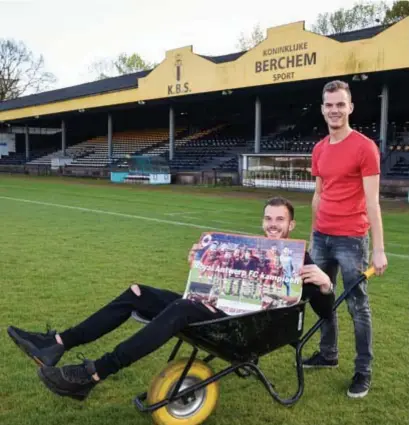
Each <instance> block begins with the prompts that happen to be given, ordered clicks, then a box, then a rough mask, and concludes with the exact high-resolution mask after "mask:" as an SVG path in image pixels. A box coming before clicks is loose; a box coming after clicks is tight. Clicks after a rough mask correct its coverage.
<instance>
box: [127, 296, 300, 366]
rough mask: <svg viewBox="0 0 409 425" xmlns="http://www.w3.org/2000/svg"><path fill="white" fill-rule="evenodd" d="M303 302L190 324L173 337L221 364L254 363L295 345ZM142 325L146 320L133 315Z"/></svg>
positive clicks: (298, 333) (297, 338)
mask: <svg viewBox="0 0 409 425" xmlns="http://www.w3.org/2000/svg"><path fill="white" fill-rule="evenodd" d="M304 310H305V302H301V303H299V304H296V305H293V306H290V307H284V308H279V309H266V310H260V311H257V312H251V313H245V314H240V315H236V316H227V317H223V318H219V319H214V320H207V321H204V322H198V323H193V324H190V325H189V326H187V327H186V328H184V329H183V331H181V332H180V333H179V334H178V335H177V336H178V337H179V338H181V339H183V340H184V341H186V342H188V343H190V344H191V345H193V346H195V347H197V348H200V349H202V350H204V351H206V352H208V353H209V354H212V355H213V356H215V357H219V358H221V359H223V360H225V361H228V362H231V363H235V362H245V361H254V360H256V359H257V358H258V357H261V356H263V355H265V354H268V353H270V352H271V351H273V350H276V349H277V348H280V347H283V346H285V345H287V344H294V343H297V341H298V340H299V338H300V337H301V336H302V333H303V325H304ZM133 317H134V318H135V319H136V320H137V321H139V322H142V323H148V321H147V320H145V319H143V318H141V317H140V316H138V314H137V313H136V312H134V314H133Z"/></svg>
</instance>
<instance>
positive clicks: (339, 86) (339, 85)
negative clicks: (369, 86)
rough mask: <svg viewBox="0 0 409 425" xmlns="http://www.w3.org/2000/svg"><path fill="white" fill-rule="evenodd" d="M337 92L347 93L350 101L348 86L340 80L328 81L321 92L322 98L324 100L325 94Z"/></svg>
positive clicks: (350, 95)
mask: <svg viewBox="0 0 409 425" xmlns="http://www.w3.org/2000/svg"><path fill="white" fill-rule="evenodd" d="M338 90H345V91H346V92H347V93H348V96H349V98H350V99H352V94H351V89H350V88H349V84H348V83H346V82H345V81H341V80H334V81H330V82H329V83H327V84H325V86H324V88H323V90H322V98H323V99H324V94H325V93H327V92H328V93H335V92H336V91H338Z"/></svg>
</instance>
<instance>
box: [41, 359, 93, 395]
mask: <svg viewBox="0 0 409 425" xmlns="http://www.w3.org/2000/svg"><path fill="white" fill-rule="evenodd" d="M95 372H96V371H95V366H94V362H93V361H91V360H84V362H83V363H82V364H80V365H70V366H63V367H61V368H59V367H48V366H44V367H41V368H40V369H38V376H39V377H40V379H41V380H42V381H43V382H44V384H45V385H46V386H47V388H49V389H50V390H51V391H52V392H53V393H55V394H58V395H60V396H67V397H71V398H73V399H75V400H81V401H82V400H85V399H86V398H87V397H88V394H89V393H90V391H91V390H92V389H93V388H94V387H95V385H96V384H97V381H94V379H93V378H92V375H93V374H94V373H95Z"/></svg>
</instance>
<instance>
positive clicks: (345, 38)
mask: <svg viewBox="0 0 409 425" xmlns="http://www.w3.org/2000/svg"><path fill="white" fill-rule="evenodd" d="M386 28H388V26H385V25H379V26H376V27H372V28H365V29H362V30H357V31H350V32H345V33H340V34H334V35H330V36H328V38H331V39H333V40H336V41H339V42H341V43H343V42H350V41H357V40H364V39H368V38H372V37H374V36H376V35H377V34H379V33H380V32H382V31H383V30H385V29H386ZM244 53H246V52H245V51H242V52H237V53H230V54H227V55H222V56H204V55H200V56H201V57H202V58H204V59H207V60H209V61H211V62H213V63H215V64H219V63H225V62H232V61H235V60H236V59H238V58H239V57H241V56H242V55H243V54H244ZM150 72H151V70H148V71H141V72H136V73H132V74H127V75H122V76H119V77H113V78H107V79H104V80H100V81H93V82H90V83H85V84H80V85H77V86H72V87H66V88H63V89H58V90H52V91H47V92H43V93H39V94H33V95H30V96H23V97H20V98H18V99H14V100H9V101H5V102H0V111H8V110H12V109H18V108H25V107H30V106H37V105H43V104H48V103H52V102H58V101H62V100H68V99H75V98H79V97H83V96H90V95H95V94H103V93H108V92H114V91H120V90H126V89H130V88H138V79H139V78H143V77H145V76H146V75H148V74H149V73H150Z"/></svg>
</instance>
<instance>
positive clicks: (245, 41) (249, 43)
mask: <svg viewBox="0 0 409 425" xmlns="http://www.w3.org/2000/svg"><path fill="white" fill-rule="evenodd" d="M265 38H266V37H265V36H264V34H263V31H262V30H261V28H260V24H257V25H255V26H254V28H253V29H252V31H251V33H250V35H246V34H244V33H243V32H242V33H241V34H240V37H239V40H238V43H237V45H236V47H237V48H238V49H239V50H241V51H244V50H250V49H252V48H253V47H255V46H257V44H259V43H261V42H262V41H263V40H265Z"/></svg>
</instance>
